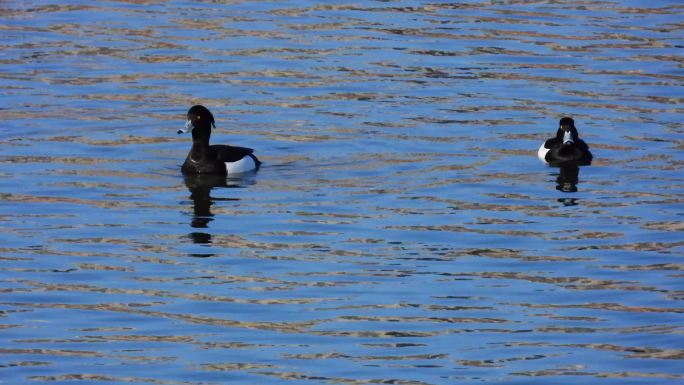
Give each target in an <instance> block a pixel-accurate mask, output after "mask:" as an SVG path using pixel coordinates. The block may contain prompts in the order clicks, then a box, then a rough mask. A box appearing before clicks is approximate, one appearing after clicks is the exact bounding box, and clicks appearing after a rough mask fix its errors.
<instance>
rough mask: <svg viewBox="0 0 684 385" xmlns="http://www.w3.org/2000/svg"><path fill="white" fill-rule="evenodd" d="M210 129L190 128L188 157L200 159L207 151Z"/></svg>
mask: <svg viewBox="0 0 684 385" xmlns="http://www.w3.org/2000/svg"><path fill="white" fill-rule="evenodd" d="M210 136H211V130H197V129H195V130H192V148H190V155H189V156H190V159H192V160H200V159H202V158H204V157H205V156H206V155H207V154H208V152H209V137H210Z"/></svg>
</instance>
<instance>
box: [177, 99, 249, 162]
mask: <svg viewBox="0 0 684 385" xmlns="http://www.w3.org/2000/svg"><path fill="white" fill-rule="evenodd" d="M187 117H188V121H187V123H186V124H185V129H184V130H178V133H179V134H182V133H184V132H186V131H187V130H192V148H190V153H189V154H188V156H187V158H185V162H184V163H183V166H182V167H181V171H182V172H183V174H186V175H187V174H216V175H228V174H239V173H245V172H249V171H255V170H257V169H258V168H259V166H260V165H261V162H260V161H259V159H257V157H256V156H254V155H253V154H252V152H254V150H252V149H251V148H245V147H233V146H226V145H213V146H210V145H209V137H210V136H211V127H212V126H213V125H214V116H213V115H212V114H211V112H209V110H208V109H207V108H206V107H204V106H199V105H197V106H193V107H192V108H190V110H188V114H187Z"/></svg>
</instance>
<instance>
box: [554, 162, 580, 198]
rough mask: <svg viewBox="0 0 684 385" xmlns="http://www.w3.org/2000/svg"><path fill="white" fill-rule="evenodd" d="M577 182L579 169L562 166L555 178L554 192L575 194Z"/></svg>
mask: <svg viewBox="0 0 684 385" xmlns="http://www.w3.org/2000/svg"><path fill="white" fill-rule="evenodd" d="M578 182H579V167H577V166H563V167H560V173H559V174H558V177H557V178H556V183H557V184H556V190H558V191H562V192H577V183H578Z"/></svg>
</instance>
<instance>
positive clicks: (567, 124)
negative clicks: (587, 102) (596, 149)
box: [537, 117, 593, 166]
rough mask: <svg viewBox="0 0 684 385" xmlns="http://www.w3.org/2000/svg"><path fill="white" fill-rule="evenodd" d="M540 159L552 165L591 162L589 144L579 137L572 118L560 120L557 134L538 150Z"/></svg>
mask: <svg viewBox="0 0 684 385" xmlns="http://www.w3.org/2000/svg"><path fill="white" fill-rule="evenodd" d="M537 156H538V157H539V159H540V160H541V161H542V162H544V163H547V164H549V165H552V166H566V165H574V166H582V165H589V164H591V160H592V159H593V156H592V155H591V152H590V151H589V146H588V145H587V144H586V143H585V142H584V141H583V140H582V139H580V138H579V134H578V133H577V128H575V122H574V121H573V120H572V118H567V117H566V118H563V119H561V120H560V123H559V127H558V131H556V136H555V137H553V138H550V139H548V140H546V141H545V142H544V143H542V145H541V146H540V147H539V151H537Z"/></svg>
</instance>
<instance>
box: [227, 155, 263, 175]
mask: <svg viewBox="0 0 684 385" xmlns="http://www.w3.org/2000/svg"><path fill="white" fill-rule="evenodd" d="M225 164H226V172H227V173H228V174H240V173H243V172H248V171H252V170H254V169H256V163H255V162H254V159H252V157H251V156H246V157H244V158H242V159H240V160H238V161H235V162H225Z"/></svg>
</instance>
